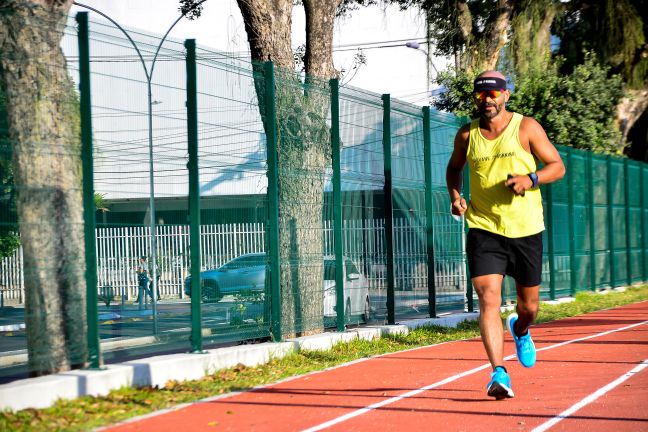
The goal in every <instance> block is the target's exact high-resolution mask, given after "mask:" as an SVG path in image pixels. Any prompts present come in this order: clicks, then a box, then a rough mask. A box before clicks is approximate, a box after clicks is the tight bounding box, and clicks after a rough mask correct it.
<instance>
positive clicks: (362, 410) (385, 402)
mask: <svg viewBox="0 0 648 432" xmlns="http://www.w3.org/2000/svg"><path fill="white" fill-rule="evenodd" d="M644 324H648V320H647V321H643V322H640V323H636V324H630V325H628V326H625V327H621V328H618V329H614V330H608V331H605V332H602V333H597V334H593V335H589V336H584V337H581V338H578V339H572V340H569V341H565V342H561V343H558V344H555V345H549V346H546V347H544V348H540V349H538V350H537V351H546V350H548V349H552V348H558V347H561V346H565V345H569V344H572V343H575V342H580V341H584V340H587V339H592V338H596V337H601V336H606V335H609V334H611V333H616V332H620V331H623V330H628V329H631V328H633V327H637V326H640V325H644ZM514 358H515V354H512V355H510V356H507V357H505V358H504V360H511V359H514ZM489 367H490V363H486V364H484V365H481V366H479V367H476V368H474V369H470V370H467V371H465V372H462V373H460V374H457V375H453V376H451V377H448V378H446V379H444V380H441V381H437V382H435V383H433V384H429V385H427V386H425V387H421V388H419V389H416V390H410V391H408V392H407V393H403V394H402V395H399V396H394V397H391V398H389V399H385V400H382V401H380V402H376V403H374V404H371V405H368V406H366V407H364V408H360V409H358V410H355V411H351V412H350V413H347V414H345V415H343V416H340V417H336V418H334V419H332V420H329V421H327V422H325V423H322V424H319V425H317V426H313V427H311V428H308V429H304V430H303V431H302V432H315V431H320V430H322V429H326V428H327V427H331V426H333V425H336V424H338V423H342V422H344V421H347V420H350V419H352V418H354V417H358V416H360V415H362V414H366V413H368V412H370V411H373V410H375V409H377V408H380V407H383V406H386V405H390V404H392V403H394V402H398V401H399V400H402V399H406V398H409V397H412V396H416V395H417V394H419V393H422V392H424V391H426V390H431V389H433V388H436V387H440V386H442V385H445V384H448V383H451V382H453V381H456V380H458V379H461V378H463V377H465V376H468V375H472V374H474V373H476V372H479V371H481V370H484V369H486V368H489Z"/></svg>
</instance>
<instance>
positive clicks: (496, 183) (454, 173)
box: [446, 71, 565, 399]
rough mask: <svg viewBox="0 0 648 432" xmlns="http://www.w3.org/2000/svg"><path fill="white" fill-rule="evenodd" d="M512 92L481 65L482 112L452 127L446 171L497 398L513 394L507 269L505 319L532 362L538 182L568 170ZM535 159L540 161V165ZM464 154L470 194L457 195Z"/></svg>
mask: <svg viewBox="0 0 648 432" xmlns="http://www.w3.org/2000/svg"><path fill="white" fill-rule="evenodd" d="M510 96H511V94H510V92H509V90H507V88H506V78H505V77H504V75H502V74H501V73H499V72H497V71H486V72H483V73H481V74H480V75H479V76H478V77H477V78H476V79H475V81H474V88H473V97H474V102H475V105H476V107H477V110H478V112H479V118H478V119H476V120H473V121H472V122H471V123H470V124H468V125H465V126H464V127H462V128H461V129H459V131H458V132H457V136H456V137H455V141H454V150H453V152H452V156H451V157H450V161H449V163H448V168H447V171H446V182H447V186H448V193H449V194H450V202H451V211H452V214H454V215H457V216H460V215H463V214H464V213H465V215H466V222H467V223H468V228H469V231H468V238H467V241H466V252H467V254H468V267H469V269H470V276H471V278H472V279H471V280H472V284H473V286H474V288H475V292H476V293H477V296H478V297H479V311H480V315H479V329H480V332H481V338H482V342H483V343H484V347H485V348H486V354H487V355H488V359H489V360H490V363H491V365H492V366H493V372H492V374H491V380H490V382H489V383H488V385H487V392H488V395H489V396H492V397H495V398H496V399H504V398H507V397H508V398H511V397H513V396H514V394H513V389H512V387H511V379H510V377H509V375H508V372H507V371H506V368H505V367H504V354H503V351H504V330H503V328H502V320H501V316H500V305H501V303H502V282H503V280H504V275H509V276H511V277H513V278H514V279H515V285H516V290H517V305H516V312H517V313H513V314H511V315H510V316H509V318H508V319H507V321H506V325H507V327H508V330H509V332H510V333H511V334H512V335H513V339H514V340H515V348H516V351H517V357H518V360H519V361H520V363H522V365H524V366H525V367H532V366H533V365H534V364H535V361H536V351H535V346H534V344H533V340H532V339H531V333H530V332H529V327H530V326H531V324H533V322H534V321H535V318H536V315H537V313H538V301H539V293H540V278H541V273H542V231H544V229H545V226H544V217H543V211H542V198H541V197H540V189H539V188H538V185H540V184H547V183H552V182H555V181H556V180H559V179H561V178H562V177H563V175H564V174H565V166H564V165H563V162H562V160H561V159H560V155H559V154H558V151H557V150H556V148H555V147H554V146H553V145H552V144H551V142H550V141H549V139H548V138H547V134H546V133H545V131H544V129H543V128H542V126H540V124H539V123H538V122H537V121H536V120H534V119H532V118H530V117H524V116H523V115H521V114H518V113H513V112H509V111H507V110H506V102H507V101H508V100H509V97H510ZM536 160H539V161H540V162H542V164H543V168H542V169H538V167H537V164H536ZM466 162H468V166H469V170H470V197H471V199H470V202H469V203H466V200H465V199H464V198H463V197H462V196H461V190H462V171H463V168H464V165H465V164H466Z"/></svg>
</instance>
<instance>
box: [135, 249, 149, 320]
mask: <svg viewBox="0 0 648 432" xmlns="http://www.w3.org/2000/svg"><path fill="white" fill-rule="evenodd" d="M146 260H147V258H146V257H145V256H141V257H140V258H139V260H138V264H137V270H136V271H137V287H138V289H137V300H135V302H136V303H137V304H138V305H139V308H140V309H144V301H145V300H146V297H145V296H146V295H147V294H150V291H149V287H148V286H149V268H148V264H147V262H146Z"/></svg>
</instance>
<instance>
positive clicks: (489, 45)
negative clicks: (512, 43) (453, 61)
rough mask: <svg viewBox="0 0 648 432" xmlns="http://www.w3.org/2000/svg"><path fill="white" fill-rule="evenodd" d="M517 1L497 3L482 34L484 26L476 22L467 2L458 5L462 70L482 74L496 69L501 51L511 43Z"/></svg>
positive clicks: (500, 1)
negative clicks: (462, 51) (511, 29)
mask: <svg viewBox="0 0 648 432" xmlns="http://www.w3.org/2000/svg"><path fill="white" fill-rule="evenodd" d="M518 1H519V0H498V2H497V8H496V11H495V13H494V14H493V15H491V16H490V17H489V19H488V20H487V21H486V23H485V24H483V30H481V28H482V25H481V23H475V22H474V18H473V15H472V13H471V12H470V8H469V5H468V2H467V1H466V0H458V1H457V2H456V8H457V26H458V30H459V32H460V34H461V36H462V38H463V42H464V47H465V51H464V53H463V56H462V59H461V68H462V69H463V70H464V71H465V72H467V73H469V74H470V73H479V72H482V71H484V70H492V69H495V68H496V67H497V62H498V60H499V55H500V51H501V49H502V48H503V47H504V45H506V42H507V41H508V29H509V24H510V22H511V16H512V15H513V12H514V9H515V8H516V7H517V5H518Z"/></svg>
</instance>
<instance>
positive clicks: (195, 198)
mask: <svg viewBox="0 0 648 432" xmlns="http://www.w3.org/2000/svg"><path fill="white" fill-rule="evenodd" d="M184 45H185V48H186V49H187V57H186V60H185V63H186V68H187V143H188V152H189V163H188V165H187V168H188V169H189V250H190V254H191V337H190V339H191V351H192V352H194V353H200V352H202V316H201V310H200V299H201V298H202V295H201V292H200V268H201V259H200V258H201V256H200V173H199V171H198V100H197V99H198V98H197V90H198V89H197V85H196V40H195V39H187V40H186V41H185V44H184Z"/></svg>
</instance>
